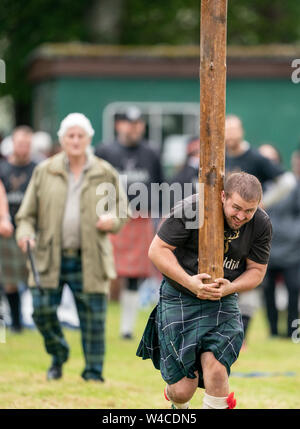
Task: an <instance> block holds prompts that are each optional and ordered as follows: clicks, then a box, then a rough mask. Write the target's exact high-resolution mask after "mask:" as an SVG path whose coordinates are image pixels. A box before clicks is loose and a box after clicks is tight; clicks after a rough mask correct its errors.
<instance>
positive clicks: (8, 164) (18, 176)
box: [0, 126, 36, 332]
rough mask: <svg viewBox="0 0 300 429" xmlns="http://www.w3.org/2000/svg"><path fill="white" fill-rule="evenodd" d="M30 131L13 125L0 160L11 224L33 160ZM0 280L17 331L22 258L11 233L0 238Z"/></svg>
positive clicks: (23, 279) (23, 275) (23, 273)
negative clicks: (10, 148) (10, 149)
mask: <svg viewBox="0 0 300 429" xmlns="http://www.w3.org/2000/svg"><path fill="white" fill-rule="evenodd" d="M32 136H33V132H32V130H31V128H30V127H28V126H20V127H17V128H16V129H15V130H14V132H13V134H12V140H13V152H12V154H11V155H10V157H9V158H8V160H1V162H0V179H1V180H2V182H3V185H4V188H5V191H6V194H7V199H8V205H9V214H10V221H11V223H12V225H13V228H15V226H16V225H15V215H16V213H17V211H18V210H19V207H20V205H21V203H22V200H23V197H24V194H25V191H26V188H27V186H28V183H29V181H30V178H31V175H32V172H33V169H34V167H35V165H36V164H35V163H34V162H32V161H31V144H32ZM0 258H1V268H2V282H3V284H4V290H5V293H6V298H7V301H8V303H9V307H10V314H11V329H12V330H13V331H15V332H20V331H21V329H22V323H21V308H20V307H21V305H20V296H19V291H18V283H20V282H23V283H25V282H26V280H27V269H26V260H25V257H24V255H23V254H22V252H21V251H20V249H19V248H18V246H17V243H16V241H15V237H14V234H13V235H12V236H11V237H5V236H2V237H1V239H0Z"/></svg>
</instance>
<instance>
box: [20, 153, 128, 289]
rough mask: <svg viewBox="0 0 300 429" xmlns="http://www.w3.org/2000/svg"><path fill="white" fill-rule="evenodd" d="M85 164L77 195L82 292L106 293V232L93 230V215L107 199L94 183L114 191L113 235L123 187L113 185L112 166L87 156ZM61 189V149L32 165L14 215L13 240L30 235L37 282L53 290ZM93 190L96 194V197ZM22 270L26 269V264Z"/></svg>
mask: <svg viewBox="0 0 300 429" xmlns="http://www.w3.org/2000/svg"><path fill="white" fill-rule="evenodd" d="M90 162H91V165H90V168H89V169H88V171H87V172H86V173H85V176H84V181H83V184H82V189H81V197H80V223H81V251H82V270H83V290H84V291H85V292H89V293H107V292H108V289H109V283H110V281H109V280H110V279H112V278H115V277H116V272H115V266H114V258H113V253H112V246H111V243H110V240H109V237H108V234H107V233H105V232H102V231H99V230H98V229H97V228H96V222H97V220H98V216H99V215H101V214H102V213H104V212H105V205H104V203H105V201H107V200H108V198H107V194H103V192H102V190H101V189H100V190H99V188H98V195H97V187H98V186H99V185H100V184H104V183H108V184H111V185H113V187H114V188H113V189H115V190H116V199H115V200H116V215H117V217H116V218H115V220H114V228H113V230H112V231H111V232H113V233H116V232H118V231H119V230H120V229H121V227H122V225H123V224H125V223H126V222H127V220H128V202H127V197H126V194H125V192H124V190H123V189H122V187H119V176H118V173H117V172H116V170H115V169H114V168H113V167H112V166H111V165H110V164H109V163H107V162H106V161H104V160H101V159H99V158H97V157H96V156H94V155H91V159H90ZM111 185H109V186H111ZM67 190H68V172H67V167H66V162H65V154H64V152H61V153H59V154H57V155H54V156H53V157H51V158H49V159H47V160H45V161H43V162H42V163H41V164H39V165H38V166H37V167H36V168H35V170H34V173H33V175H32V178H31V181H30V183H29V185H28V187H27V190H26V193H25V196H24V199H23V202H22V205H21V207H20V209H19V211H18V213H17V215H16V223H17V230H16V239H17V241H18V240H20V239H21V238H23V237H27V236H31V237H34V238H35V239H36V248H35V250H34V255H35V258H36V265H37V270H38V271H39V274H40V280H41V286H42V287H44V288H53V289H54V288H57V287H58V283H59V276H60V268H61V246H62V222H63V215H64V207H65V201H66V198H67ZM99 191H101V193H102V195H99ZM101 206H104V208H103V207H101ZM96 208H97V212H98V213H96ZM28 268H29V269H30V267H29V266H28ZM28 283H29V286H35V283H34V279H33V275H32V272H31V269H30V274H29V280H28Z"/></svg>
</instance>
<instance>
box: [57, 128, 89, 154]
mask: <svg viewBox="0 0 300 429" xmlns="http://www.w3.org/2000/svg"><path fill="white" fill-rule="evenodd" d="M90 142H91V138H90V137H89V136H88V134H87V133H86V131H85V130H84V129H83V128H81V127H79V126H74V127H70V128H68V129H67V131H66V133H65V134H64V136H63V137H62V141H61V145H62V147H63V149H64V150H65V152H66V154H67V155H68V156H82V155H84V154H85V151H86V148H87V146H88V145H89V144H90Z"/></svg>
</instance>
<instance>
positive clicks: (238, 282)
mask: <svg viewBox="0 0 300 429" xmlns="http://www.w3.org/2000/svg"><path fill="white" fill-rule="evenodd" d="M266 270H267V265H263V264H258V263H257V262H254V261H252V260H251V259H247V266H246V270H245V271H244V272H243V274H241V275H240V276H239V277H237V278H236V279H235V280H233V282H230V281H229V280H226V279H216V280H215V281H216V282H217V283H218V284H219V285H220V287H221V289H222V291H223V293H222V296H226V295H230V294H231V293H234V292H238V293H239V292H246V291H248V290H251V289H254V288H256V287H257V286H258V285H260V284H261V282H262V281H263V279H264V277H265V274H266Z"/></svg>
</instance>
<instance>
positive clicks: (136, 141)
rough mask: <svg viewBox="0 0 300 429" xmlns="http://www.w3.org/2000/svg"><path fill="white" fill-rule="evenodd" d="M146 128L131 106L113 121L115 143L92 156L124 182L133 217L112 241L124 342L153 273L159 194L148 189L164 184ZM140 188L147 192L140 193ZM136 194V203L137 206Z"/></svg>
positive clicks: (132, 325) (139, 115)
mask: <svg viewBox="0 0 300 429" xmlns="http://www.w3.org/2000/svg"><path fill="white" fill-rule="evenodd" d="M145 127H146V123H145V120H144V118H143V117H142V114H141V112H140V110H139V109H138V108H137V107H136V106H131V107H130V108H129V109H128V110H127V111H126V112H125V113H124V114H122V115H118V117H117V118H116V124H115V128H116V133H117V137H116V140H115V141H114V142H112V143H109V144H107V143H106V144H100V145H99V146H98V147H97V148H96V152H95V154H96V155H97V156H99V157H100V158H102V159H104V160H105V161H108V162H109V163H110V164H111V165H113V167H115V168H116V170H117V171H118V173H119V174H120V177H121V178H122V179H123V180H124V181H125V183H124V185H125V188H126V191H127V197H128V200H129V203H130V206H131V210H132V213H133V216H132V219H130V221H129V222H128V223H127V224H126V225H125V226H124V228H123V229H122V231H121V232H120V233H119V234H116V235H114V236H113V237H111V240H112V243H113V247H114V255H115V261H116V269H117V274H118V277H119V278H121V279H122V280H123V282H124V287H123V290H122V292H121V296H120V302H121V309H122V311H121V326H120V334H121V336H122V337H123V338H125V339H131V338H132V337H133V331H134V325H135V319H136V315H137V309H138V304H139V294H138V288H139V286H140V284H141V282H142V281H143V280H144V279H145V278H149V277H151V276H152V275H153V272H154V270H153V266H152V264H151V261H150V260H149V259H148V256H147V254H148V249H149V245H150V243H151V241H152V238H153V236H154V225H153V222H152V219H151V216H152V217H154V218H155V217H156V218H157V217H159V207H160V204H159V193H158V192H157V191H156V192H152V186H151V185H152V184H153V183H155V184H158V185H160V184H161V183H162V182H163V179H162V168H161V163H160V159H159V156H158V154H157V153H156V152H155V150H154V149H152V148H151V147H150V145H149V142H147V141H146V140H145V139H144V134H145ZM136 186H137V188H136ZM143 188H144V189H146V192H142V190H143ZM137 189H138V190H137ZM140 189H141V191H140ZM138 192H140V194H139V198H138V200H139V201H138V203H137V204H136V200H137V193H138ZM150 212H151V215H150Z"/></svg>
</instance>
